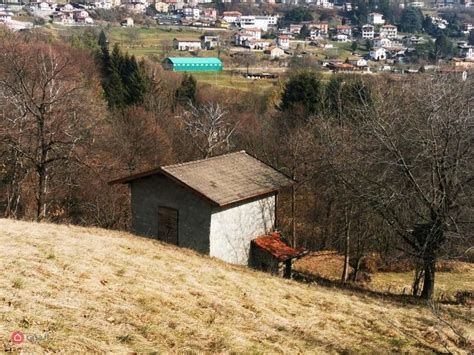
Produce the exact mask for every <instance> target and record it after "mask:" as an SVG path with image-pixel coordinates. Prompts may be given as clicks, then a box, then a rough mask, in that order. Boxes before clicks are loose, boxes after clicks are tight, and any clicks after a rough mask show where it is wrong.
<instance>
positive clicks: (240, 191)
mask: <svg viewBox="0 0 474 355" xmlns="http://www.w3.org/2000/svg"><path fill="white" fill-rule="evenodd" d="M156 174H161V175H165V176H168V177H169V178H171V179H174V180H176V181H178V182H179V183H181V184H183V185H185V186H187V187H189V188H191V189H192V190H194V191H195V192H197V193H198V194H199V195H201V196H204V197H205V198H207V199H208V200H210V201H211V202H213V203H214V204H216V205H218V206H225V205H229V204H231V203H235V202H239V201H243V200H247V199H250V198H253V197H258V196H262V195H266V194H270V193H273V192H276V191H278V190H280V189H281V188H283V187H286V186H290V185H292V184H293V183H294V180H292V179H291V178H289V177H287V176H286V175H284V174H282V173H280V172H279V171H277V170H275V169H274V168H272V167H270V166H269V165H267V164H265V163H263V162H261V161H260V160H258V159H256V158H254V157H252V156H251V155H249V154H247V153H246V152H245V151H240V152H235V153H230V154H225V155H220V156H216V157H212V158H208V159H202V160H196V161H191V162H187V163H182V164H176V165H168V166H163V167H161V168H159V169H155V170H151V171H148V172H144V173H141V174H136V175H132V176H129V177H126V178H122V179H118V180H114V181H111V182H110V184H119V183H128V182H131V181H133V180H136V179H140V178H143V177H146V176H150V175H156Z"/></svg>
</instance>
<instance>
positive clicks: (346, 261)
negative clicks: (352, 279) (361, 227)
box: [341, 211, 351, 282]
mask: <svg viewBox="0 0 474 355" xmlns="http://www.w3.org/2000/svg"><path fill="white" fill-rule="evenodd" d="M345 215H346V216H345V217H346V233H345V234H346V235H345V243H344V244H345V245H344V269H343V270H342V277H341V281H342V282H346V281H347V280H348V278H349V252H350V250H349V247H350V242H351V224H350V220H349V216H348V213H347V211H346V213H345Z"/></svg>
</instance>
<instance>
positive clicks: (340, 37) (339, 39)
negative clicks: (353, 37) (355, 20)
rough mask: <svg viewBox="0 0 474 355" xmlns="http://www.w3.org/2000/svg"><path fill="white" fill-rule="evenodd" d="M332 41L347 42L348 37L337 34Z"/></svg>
mask: <svg viewBox="0 0 474 355" xmlns="http://www.w3.org/2000/svg"><path fill="white" fill-rule="evenodd" d="M333 39H334V40H335V41H336V42H348V41H349V37H348V36H347V35H343V34H338V35H336V36H335V37H333Z"/></svg>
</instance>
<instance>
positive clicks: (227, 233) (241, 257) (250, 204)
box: [109, 151, 294, 265]
mask: <svg viewBox="0 0 474 355" xmlns="http://www.w3.org/2000/svg"><path fill="white" fill-rule="evenodd" d="M293 183H294V181H293V180H292V179H291V178H289V177H287V176H286V175H284V174H282V173H281V172H279V171H277V170H275V169H274V168H272V167H270V166H269V165H267V164H265V163H263V162H262V161H260V160H258V159H256V158H254V157H253V156H251V155H249V154H247V153H246V152H245V151H240V152H235V153H230V154H226V155H221V156H216V157H212V158H208V159H203V160H197V161H191V162H187V163H182V164H176V165H169V166H163V167H160V168H158V169H155V170H151V171H147V172H143V173H140V174H136V175H132V176H128V177H125V178H121V179H118V180H114V181H111V182H110V183H109V184H129V185H130V189H131V207H132V229H133V231H134V232H135V233H137V234H140V235H144V236H149V237H151V238H156V239H159V240H162V241H165V242H168V243H171V244H175V245H178V246H182V247H185V248H190V249H194V250H196V251H198V252H201V253H204V254H208V255H211V256H214V257H216V258H219V259H222V260H224V261H226V262H229V263H234V264H241V265H248V260H249V253H250V243H251V241H252V240H253V239H255V238H257V237H258V236H261V235H266V234H268V233H271V232H273V231H274V230H275V223H276V216H277V196H278V192H279V191H280V190H281V189H282V188H284V187H287V186H290V185H292V184H293Z"/></svg>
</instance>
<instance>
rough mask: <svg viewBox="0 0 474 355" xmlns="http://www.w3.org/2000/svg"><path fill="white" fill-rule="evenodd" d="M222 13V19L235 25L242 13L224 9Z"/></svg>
mask: <svg viewBox="0 0 474 355" xmlns="http://www.w3.org/2000/svg"><path fill="white" fill-rule="evenodd" d="M222 15H223V16H222V19H223V20H224V21H225V22H227V23H228V24H231V25H235V24H237V23H238V22H240V16H242V14H241V13H240V12H238V11H224V12H223V14H222Z"/></svg>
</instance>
